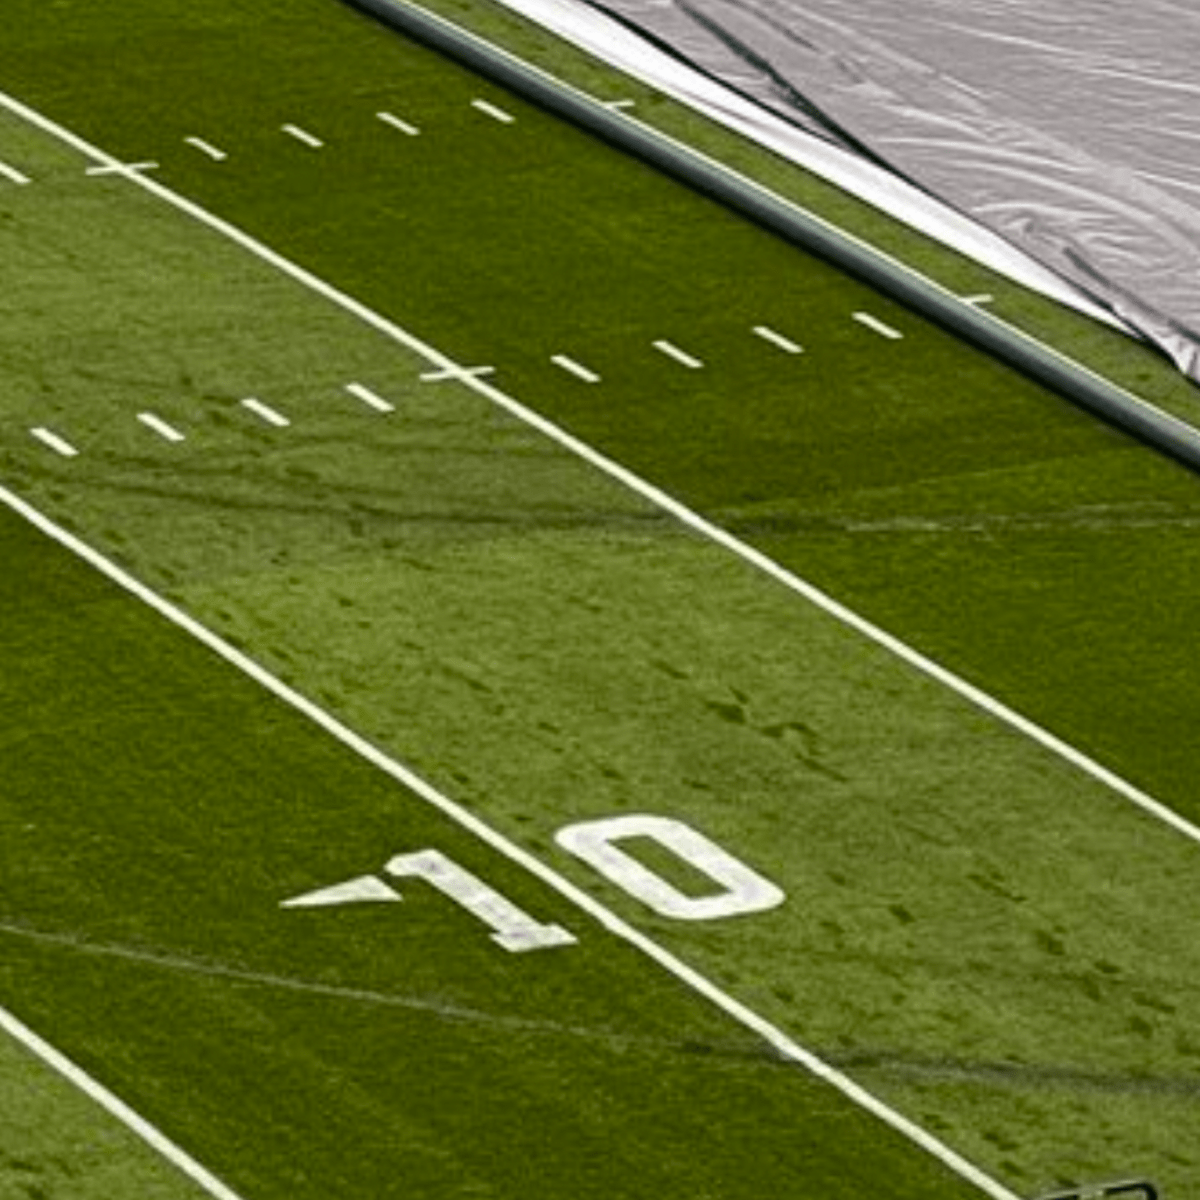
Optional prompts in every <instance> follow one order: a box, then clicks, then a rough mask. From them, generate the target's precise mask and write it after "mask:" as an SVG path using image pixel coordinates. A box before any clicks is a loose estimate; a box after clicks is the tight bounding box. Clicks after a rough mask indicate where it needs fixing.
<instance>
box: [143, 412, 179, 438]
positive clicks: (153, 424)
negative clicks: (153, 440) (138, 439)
mask: <svg viewBox="0 0 1200 1200" xmlns="http://www.w3.org/2000/svg"><path fill="white" fill-rule="evenodd" d="M137 419H138V420H139V421H141V423H142V424H143V425H145V426H146V428H147V429H153V430H154V432H155V433H157V434H158V436H159V437H160V438H165V439H166V440H167V441H168V442H182V441H184V440H185V439H186V434H183V433H180V431H179V430H178V429H176V428H175V426H174V425H168V424H167V422H166V421H164V420H163V419H162V417H160V416H159V415H158V414H157V413H152V412H140V413H138V415H137Z"/></svg>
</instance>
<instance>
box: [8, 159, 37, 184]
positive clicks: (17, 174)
mask: <svg viewBox="0 0 1200 1200" xmlns="http://www.w3.org/2000/svg"><path fill="white" fill-rule="evenodd" d="M0 175H2V176H4V178H5V179H7V180H8V181H9V183H17V184H21V185H24V184H27V183H32V182H33V180H32V179H30V178H29V176H28V175H26V174H24V172H22V171H18V170H17V168H16V167H10V166H9V165H8V163H6V162H0Z"/></svg>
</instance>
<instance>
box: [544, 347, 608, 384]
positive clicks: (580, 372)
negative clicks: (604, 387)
mask: <svg viewBox="0 0 1200 1200" xmlns="http://www.w3.org/2000/svg"><path fill="white" fill-rule="evenodd" d="M550 361H551V362H552V363H553V364H554V365H555V366H556V367H561V368H562V369H563V370H564V371H568V372H569V373H570V374H572V375H574V376H575V378H576V379H582V380H583V382H584V383H599V382H600V376H599V375H597V374H596V372H595V371H593V370H592V369H591V368H590V367H585V366H584V365H583V363H579V362H576V361H575V360H574V359H573V358H570V357H568V356H567V355H566V354H552V355H551V356H550Z"/></svg>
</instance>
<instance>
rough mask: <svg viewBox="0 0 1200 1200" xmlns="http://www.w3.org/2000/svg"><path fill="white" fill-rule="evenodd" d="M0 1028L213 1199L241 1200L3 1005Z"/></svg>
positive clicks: (0, 1011) (0, 1008)
mask: <svg viewBox="0 0 1200 1200" xmlns="http://www.w3.org/2000/svg"><path fill="white" fill-rule="evenodd" d="M0 1029H3V1030H4V1032H5V1033H7V1034H8V1035H9V1036H10V1037H12V1038H13V1039H14V1041H17V1042H19V1043H20V1044H21V1045H22V1046H24V1047H25V1049H26V1050H28V1051H29V1052H30V1053H31V1054H33V1055H35V1056H36V1057H38V1058H39V1059H41V1060H42V1062H44V1063H45V1064H46V1065H47V1066H48V1067H50V1068H51V1069H52V1070H54V1071H56V1072H58V1074H59V1075H61V1076H62V1077H63V1078H64V1079H66V1080H67V1082H68V1083H71V1084H73V1085H74V1086H75V1087H77V1088H78V1089H79V1090H80V1091H81V1092H83V1094H84V1095H85V1096H88V1097H89V1098H90V1099H92V1100H93V1101H95V1103H96V1104H98V1105H99V1106H100V1107H101V1108H103V1109H104V1110H105V1111H106V1112H108V1113H109V1114H110V1115H111V1116H113V1117H115V1118H116V1119H117V1120H118V1121H120V1122H121V1124H122V1125H124V1126H125V1127H126V1128H127V1129H129V1130H131V1131H132V1132H133V1133H135V1134H136V1135H137V1136H138V1137H140V1138H141V1139H142V1141H143V1142H145V1143H146V1144H147V1145H148V1146H150V1147H151V1149H153V1150H156V1151H157V1152H158V1153H159V1154H161V1155H162V1156H163V1158H165V1159H166V1160H167V1161H168V1162H170V1163H172V1164H173V1165H174V1166H176V1167H177V1168H178V1169H179V1170H180V1171H182V1172H183V1173H184V1174H185V1175H187V1176H188V1177H189V1178H190V1179H191V1180H192V1181H193V1182H195V1183H197V1184H199V1186H200V1187H201V1188H203V1189H204V1190H205V1191H206V1192H207V1193H208V1194H209V1195H210V1196H212V1197H213V1200H241V1197H239V1196H238V1194H237V1193H236V1192H234V1191H231V1190H230V1189H229V1188H228V1187H227V1186H226V1185H225V1184H223V1183H222V1182H221V1181H220V1180H219V1179H218V1178H217V1177H216V1176H215V1175H214V1174H213V1173H212V1172H211V1171H209V1170H208V1169H207V1168H206V1167H202V1166H201V1165H200V1164H199V1163H198V1162H197V1161H196V1160H195V1159H194V1158H193V1157H192V1156H191V1155H190V1154H188V1152H187V1151H186V1150H184V1149H182V1148H181V1147H180V1146H178V1145H176V1144H175V1143H174V1142H173V1141H171V1139H170V1138H168V1137H167V1136H166V1135H165V1134H163V1133H160V1132H159V1130H158V1129H156V1128H155V1127H154V1126H153V1125H151V1124H150V1123H149V1121H147V1120H145V1118H143V1117H140V1116H138V1114H137V1113H136V1112H134V1111H133V1109H132V1108H130V1107H129V1105H127V1104H126V1103H125V1102H124V1101H123V1100H121V1099H119V1098H118V1097H117V1096H115V1095H113V1093H112V1092H110V1091H109V1090H108V1088H106V1087H105V1086H104V1085H103V1084H102V1083H98V1082H97V1081H96V1080H95V1079H93V1078H92V1077H91V1076H90V1075H88V1074H87V1072H86V1071H83V1070H81V1069H80V1068H79V1067H77V1066H76V1065H75V1064H74V1063H73V1062H72V1061H71V1060H70V1059H69V1058H67V1057H66V1055H65V1054H63V1053H62V1052H61V1051H59V1050H56V1049H55V1048H54V1047H53V1046H51V1045H50V1043H49V1042H47V1041H46V1040H45V1039H43V1038H41V1037H39V1036H38V1035H37V1034H36V1033H34V1032H33V1030H32V1029H30V1028H29V1026H28V1025H26V1024H25V1023H24V1022H22V1021H20V1020H18V1019H17V1018H16V1017H15V1016H13V1014H12V1013H10V1012H9V1011H8V1010H7V1009H5V1008H3V1007H0Z"/></svg>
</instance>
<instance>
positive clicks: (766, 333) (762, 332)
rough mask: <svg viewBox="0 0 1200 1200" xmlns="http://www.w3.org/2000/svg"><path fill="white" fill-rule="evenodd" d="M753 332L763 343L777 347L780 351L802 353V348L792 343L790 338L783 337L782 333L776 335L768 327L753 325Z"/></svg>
mask: <svg viewBox="0 0 1200 1200" xmlns="http://www.w3.org/2000/svg"><path fill="white" fill-rule="evenodd" d="M754 332H755V334H756V335H757V336H758V337H760V338H762V339H763V341H764V342H770V343H771V345H772V346H778V347H779V349H780V350H784V351H786V352H787V353H788V354H803V353H804V347H803V346H801V345H799V344H798V343H796V342H793V341H792V339H791V338H787V337H784V336H783V334H782V333H777V332H776V331H775V330H774V329H772V328H771V327H770V326H769V325H755V326H754Z"/></svg>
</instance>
